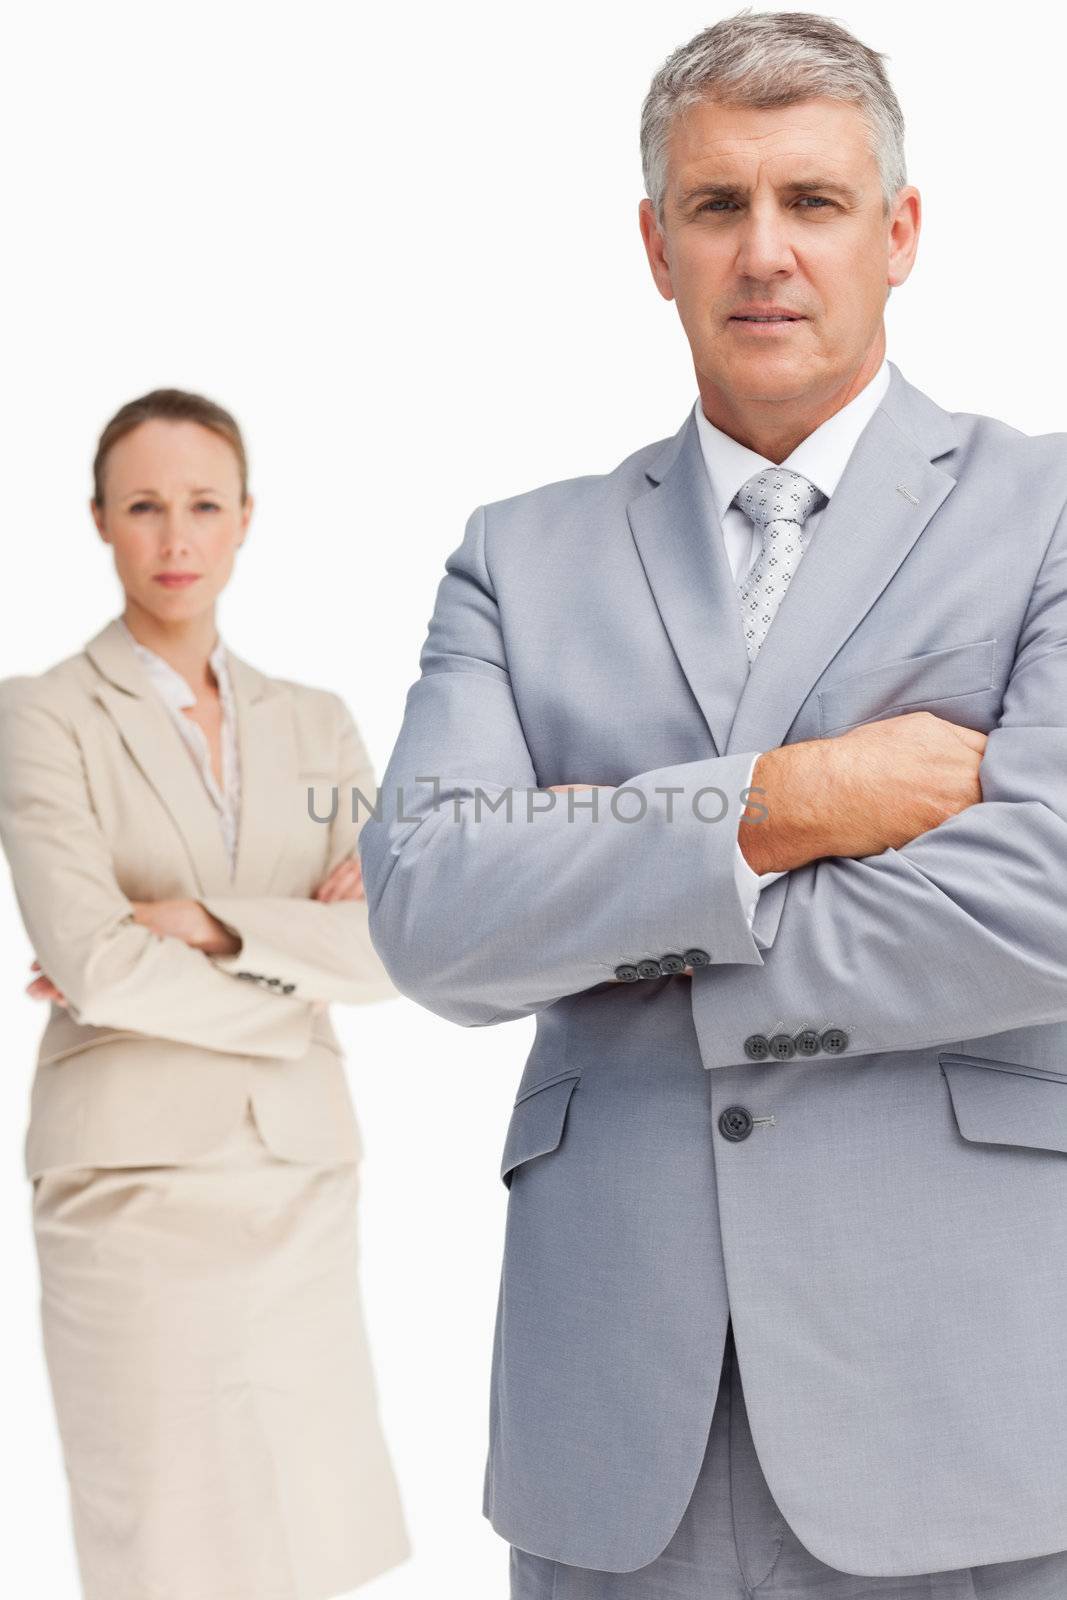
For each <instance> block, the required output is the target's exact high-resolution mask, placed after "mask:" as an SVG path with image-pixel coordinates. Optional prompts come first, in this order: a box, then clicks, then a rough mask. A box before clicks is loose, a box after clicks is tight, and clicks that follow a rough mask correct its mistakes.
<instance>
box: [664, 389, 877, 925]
mask: <svg viewBox="0 0 1067 1600" xmlns="http://www.w3.org/2000/svg"><path fill="white" fill-rule="evenodd" d="M888 387H889V363H888V361H886V360H883V361H882V365H881V366H880V367H879V368H878V371H877V372H876V373H875V375H874V377H873V378H872V379H871V380H870V382H869V383H867V384H865V385H864V387H863V388H862V389H861V390H860V392H859V394H857V395H854V396H853V398H852V399H851V400H850V401H849V402H848V404H847V405H845V406H842V407H841V410H840V411H835V412H834V414H833V416H832V417H827V419H826V421H825V422H823V423H821V424H820V425H819V427H817V428H816V429H815V432H814V433H809V434H808V437H807V438H806V439H802V440H801V441H800V443H799V444H798V445H797V447H796V449H795V450H793V452H792V453H791V454H790V455H788V456H786V458H785V460H784V461H781V462H775V461H768V460H767V458H766V456H761V455H759V454H758V453H757V452H756V451H755V450H750V449H749V448H748V446H747V445H743V444H739V443H738V441H737V440H736V439H733V438H731V437H730V435H729V434H728V433H723V431H722V429H721V428H716V427H715V425H714V423H711V422H709V421H708V419H707V417H706V416H705V415H704V408H703V406H702V405H701V403H700V396H699V395H698V396H697V399H696V403H695V404H694V407H693V415H694V416H695V417H696V424H697V433H698V434H699V436H700V449H701V452H702V454H703V457H704V466H705V467H706V469H707V474H708V482H709V483H710V485H711V495H712V500H713V503H714V506H715V511H716V514H717V516H718V518H719V521H720V523H721V524H722V536H723V541H724V543H725V545H726V555H727V558H728V560H729V562H730V570H731V572H732V573H733V577H734V583H735V584H739V583H741V581H742V580H743V578H744V577H745V576H746V574H747V573H748V571H749V568H750V567H751V566H752V564H753V562H754V561H755V560H756V557H757V556H758V555H759V553H760V550H761V548H762V544H763V540H762V537H761V535H760V532H759V529H758V528H757V527H756V524H755V523H754V522H753V521H752V520H751V518H749V517H748V516H747V515H746V513H745V512H744V511H742V510H741V507H740V506H735V505H731V503H730V502H731V501H732V500H733V498H734V496H735V495H736V493H737V491H738V490H739V489H740V487H741V485H742V484H743V483H745V482H746V481H747V480H748V479H749V478H751V477H752V475H753V473H755V472H760V471H762V470H764V469H765V468H766V467H774V466H782V467H788V468H789V469H790V471H791V472H800V473H803V475H804V477H805V478H807V479H808V481H809V482H810V483H813V484H815V486H816V488H818V489H821V490H822V492H823V494H824V495H826V497H827V499H828V500H829V499H832V497H833V493H834V490H835V489H836V488H837V485H838V481H839V479H840V477H841V474H842V473H843V472H844V470H845V467H846V465H847V464H848V458H849V456H850V455H851V454H852V452H853V450H854V449H855V446H856V441H857V439H858V438H859V436H860V434H861V433H862V432H863V430H864V428H865V427H866V426H867V424H868V422H869V421H870V420H871V418H872V416H873V415H874V413H875V411H876V410H877V409H878V405H879V403H880V401H881V399H882V396H883V395H884V394H885V392H886V390H887V389H888ZM823 510H825V507H822V508H821V509H820V510H818V511H813V512H812V513H811V515H810V516H809V517H808V518H807V520H806V521H805V523H804V529H803V533H802V535H801V541H800V547H801V559H802V560H803V555H804V551H805V550H806V549H807V548H808V545H809V544H810V542H811V540H812V539H813V538H814V536H815V534H816V532H817V531H818V526H819V518H820V517H821V516H822V512H823ZM737 604H738V607H739V608H740V605H741V600H740V597H738V602H737ZM773 626H774V623H773V622H772V623H771V627H772V628H773ZM758 760H759V756H756V757H754V759H753V762H752V766H751V767H750V768H749V772H748V779H747V782H748V783H749V784H751V782H752V772H753V769H754V767H755V765H756V762H757V761H758ZM783 876H784V874H783V873H781V872H764V873H756V872H753V870H752V868H751V867H750V866H749V864H748V862H747V861H746V860H745V858H744V856H743V855H742V854H741V846H740V845H738V846H737V855H736V857H735V862H734V877H735V880H736V883H737V892H738V894H739V895H740V897H741V904H742V905H743V906H744V908H745V910H746V912H747V915H748V922H749V927H751V926H752V919H753V917H754V916H755V914H756V902H757V901H758V899H759V896H760V891H761V890H762V889H764V888H766V886H767V884H769V883H773V882H774V880H775V879H776V878H781V877H783Z"/></svg>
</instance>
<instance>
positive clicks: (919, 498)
mask: <svg viewBox="0 0 1067 1600" xmlns="http://www.w3.org/2000/svg"><path fill="white" fill-rule="evenodd" d="M889 367H890V382H889V387H888V389H887V391H886V393H885V395H884V396H883V399H882V402H881V404H880V406H879V407H878V409H877V410H876V411H875V413H874V415H873V417H872V418H871V420H870V421H869V422H868V424H867V426H866V427H865V428H864V430H863V432H862V433H861V434H860V437H859V439H858V441H857V443H856V446H855V448H854V450H853V452H852V454H851V456H850V457H849V461H848V464H847V466H846V468H845V471H844V473H843V474H842V476H841V479H840V481H839V482H838V485H837V488H836V489H835V491H834V493H833V495H832V497H831V499H830V502H829V504H828V505H827V507H826V508H825V510H824V511H823V513H822V515H821V517H820V520H819V525H818V527H817V529H816V532H815V535H814V537H813V538H812V541H811V544H810V545H809V546H808V549H807V550H806V551H805V553H804V558H803V560H802V561H801V563H800V565H799V567H798V568H797V570H796V573H795V574H794V576H793V578H792V580H791V582H790V585H789V588H788V589H787V591H786V594H785V597H784V598H783V600H782V602H781V604H780V606H779V608H778V612H777V614H776V616H775V618H774V621H773V623H772V624H771V627H770V630H769V631H768V634H767V637H766V639H765V641H764V643H763V646H762V648H761V650H760V652H759V654H758V655H757V657H756V660H755V662H754V663H753V664H752V665H751V667H750V666H749V662H748V655H747V652H746V650H745V643H744V635H743V632H742V627H741V616H740V606H739V602H738V599H737V590H736V586H735V584H734V581H733V576H732V574H731V572H730V566H729V561H728V559H727V556H726V550H725V546H724V543H723V535H722V527H721V524H720V523H719V520H718V517H717V516H716V515H715V510H714V507H713V505H712V501H711V488H710V485H709V483H708V479H707V472H706V470H705V467H704V459H703V455H702V453H701V449H700V437H699V434H698V432H697V428H696V423H695V421H694V419H693V416H692V414H691V413H690V415H689V417H688V418H687V420H686V423H685V425H684V427H683V428H682V429H681V430H680V432H679V433H678V434H677V435H676V436H675V438H674V439H673V440H671V441H670V442H669V443H668V445H667V446H666V447H665V449H664V451H663V452H661V454H660V456H659V457H657V458H656V460H655V461H654V462H653V463H652V465H651V466H650V467H648V468H646V471H647V473H648V476H649V477H650V478H652V480H653V482H654V483H657V484H658V487H657V488H655V489H653V490H651V491H649V492H648V493H646V494H643V495H641V496H639V497H638V498H637V499H636V500H633V501H631V502H630V504H629V506H628V507H627V511H628V514H629V517H630V525H631V528H632V530H633V535H634V538H635V540H636V542H637V545H638V549H639V551H640V554H641V559H642V562H643V563H644V566H645V571H646V574H647V575H648V579H649V583H650V585H651V587H652V590H653V593H654V595H655V598H656V602H657V605H658V607H659V610H660V614H661V616H662V618H663V622H664V625H665V627H666V629H667V632H668V633H669V635H670V638H671V642H672V644H673V646H674V650H675V653H676V654H677V656H678V659H679V661H680V662H681V665H682V668H683V671H684V672H685V674H686V677H687V678H688V680H689V683H690V686H691V688H692V690H693V693H694V695H695V697H696V699H697V702H698V704H699V705H700V708H701V711H702V712H703V714H704V718H705V720H706V722H707V724H708V727H709V729H710V731H711V734H712V737H713V739H714V741H715V748H716V749H717V751H718V752H719V754H720V755H727V754H732V753H734V752H736V751H743V750H757V749H758V750H766V749H770V748H772V747H774V746H777V745H779V744H781V742H782V741H783V739H784V738H785V737H786V735H787V733H788V732H789V729H790V727H791V725H792V723H793V721H794V719H795V718H796V715H797V712H798V711H799V710H800V707H801V706H802V705H803V703H804V701H805V699H806V698H807V696H808V694H809V693H810V692H811V689H812V687H813V686H814V684H815V683H816V682H817V680H818V678H819V677H820V675H821V674H822V673H823V672H824V671H825V670H826V668H827V666H828V665H829V664H830V662H831V660H832V659H833V657H834V655H835V654H836V653H837V651H838V650H839V649H840V648H841V646H842V644H843V643H844V642H845V640H846V639H847V638H848V637H849V635H850V634H851V633H852V632H853V630H854V629H855V628H856V626H857V624H858V623H860V622H861V621H862V619H863V618H864V617H865V616H866V614H867V612H868V611H869V610H870V609H871V607H872V606H873V605H874V602H875V601H876V600H877V598H878V596H879V595H880V594H881V592H882V590H883V589H884V588H885V586H886V584H887V583H888V582H889V580H890V579H891V578H892V576H893V574H894V572H895V571H896V570H897V568H898V567H899V566H900V564H901V562H902V561H903V560H904V558H905V556H906V555H907V553H908V551H909V550H910V549H911V547H912V545H913V544H914V543H915V541H916V539H918V537H919V535H920V534H921V533H922V531H923V529H924V528H925V527H926V524H927V523H928V522H929V520H930V518H931V517H932V516H933V514H934V512H935V511H936V510H937V509H938V507H939V506H940V505H941V504H942V502H943V501H944V500H945V498H946V497H947V495H948V494H949V493H950V492H951V490H952V488H953V487H954V485H955V482H956V480H955V478H953V477H952V476H951V474H949V473H948V472H945V471H943V470H942V469H941V468H940V467H937V466H934V465H933V462H934V460H935V459H936V458H937V457H938V456H941V455H944V454H945V453H946V452H947V451H950V450H952V449H953V448H954V447H955V445H956V442H957V441H956V430H955V426H954V424H953V421H952V417H951V416H950V414H949V413H948V412H947V411H944V410H942V408H941V407H940V406H938V405H936V404H935V402H934V401H932V400H931V399H929V397H928V396H927V395H925V394H923V393H922V391H921V390H919V389H916V388H914V387H913V386H912V385H911V384H909V383H908V382H907V381H906V380H905V379H904V378H903V377H902V375H901V373H900V371H899V369H898V368H897V367H896V366H895V365H894V363H893V362H890V363H889Z"/></svg>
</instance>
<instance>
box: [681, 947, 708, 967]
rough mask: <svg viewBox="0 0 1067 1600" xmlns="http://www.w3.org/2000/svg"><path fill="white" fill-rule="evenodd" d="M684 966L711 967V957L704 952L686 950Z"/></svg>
mask: <svg viewBox="0 0 1067 1600" xmlns="http://www.w3.org/2000/svg"><path fill="white" fill-rule="evenodd" d="M685 964H686V966H687V967H708V966H710V965H711V957H710V956H709V955H708V952H707V951H706V950H687V951H686V952H685Z"/></svg>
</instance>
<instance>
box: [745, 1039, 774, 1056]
mask: <svg viewBox="0 0 1067 1600" xmlns="http://www.w3.org/2000/svg"><path fill="white" fill-rule="evenodd" d="M770 1048H771V1047H770V1042H769V1041H768V1039H767V1036H766V1034H763V1033H750V1034H749V1036H748V1038H747V1039H746V1040H745V1054H746V1056H748V1058H749V1060H750V1061H765V1060H766V1058H767V1056H768V1054H769V1052H770Z"/></svg>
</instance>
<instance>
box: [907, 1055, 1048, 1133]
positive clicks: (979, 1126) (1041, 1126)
mask: <svg viewBox="0 0 1067 1600" xmlns="http://www.w3.org/2000/svg"><path fill="white" fill-rule="evenodd" d="M938 1060H939V1061H940V1063H941V1071H942V1072H943V1073H944V1075H945V1078H946V1079H947V1081H948V1087H949V1093H950V1095H951V1097H952V1109H953V1111H954V1112H955V1115H956V1122H957V1125H958V1126H959V1130H960V1132H961V1134H962V1135H963V1137H964V1138H965V1139H974V1140H977V1141H978V1142H979V1143H982V1144H1021V1145H1029V1146H1030V1147H1032V1148H1033V1149H1035V1150H1063V1151H1065V1152H1067V1073H1057V1072H1050V1071H1047V1070H1046V1069H1045V1068H1043V1067H1031V1066H1027V1065H1025V1064H1019V1065H1016V1063H1014V1062H1011V1061H994V1060H993V1059H992V1058H991V1057H987V1056H971V1055H965V1054H962V1053H958V1052H955V1051H948V1052H945V1053H944V1054H942V1055H940V1056H939V1057H938Z"/></svg>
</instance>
